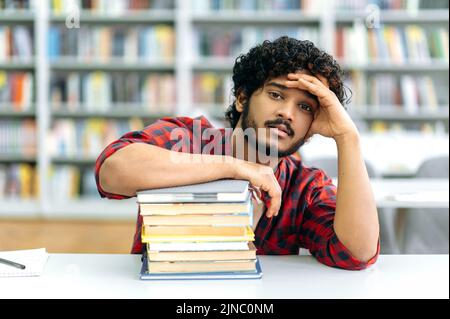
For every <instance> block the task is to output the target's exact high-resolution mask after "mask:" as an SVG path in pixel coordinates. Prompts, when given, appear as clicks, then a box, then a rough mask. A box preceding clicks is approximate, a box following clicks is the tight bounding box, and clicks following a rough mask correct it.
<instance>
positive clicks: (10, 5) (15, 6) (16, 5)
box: [0, 0, 35, 11]
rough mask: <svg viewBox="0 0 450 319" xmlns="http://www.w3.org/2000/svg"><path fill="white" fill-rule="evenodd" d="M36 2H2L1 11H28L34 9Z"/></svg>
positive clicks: (24, 0) (25, 0) (13, 0)
mask: <svg viewBox="0 0 450 319" xmlns="http://www.w3.org/2000/svg"><path fill="white" fill-rule="evenodd" d="M34 1H35V0H0V11H1V10H28V9H30V8H33V5H34Z"/></svg>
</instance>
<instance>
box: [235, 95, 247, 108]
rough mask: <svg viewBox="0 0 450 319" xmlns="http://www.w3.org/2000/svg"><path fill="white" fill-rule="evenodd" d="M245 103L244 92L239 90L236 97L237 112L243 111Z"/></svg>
mask: <svg viewBox="0 0 450 319" xmlns="http://www.w3.org/2000/svg"><path fill="white" fill-rule="evenodd" d="M246 103H247V97H246V96H245V94H244V93H243V92H242V91H240V92H239V95H238V97H237V99H236V110H237V111H238V112H239V113H242V112H243V111H244V105H245V104H246Z"/></svg>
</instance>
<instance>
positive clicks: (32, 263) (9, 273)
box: [0, 248, 48, 277]
mask: <svg viewBox="0 0 450 319" xmlns="http://www.w3.org/2000/svg"><path fill="white" fill-rule="evenodd" d="M0 258H3V259H7V260H10V261H13V262H16V263H19V264H22V265H25V267H26V268H25V269H23V270H22V269H18V268H14V267H11V266H8V265H4V264H1V263H0V277H30V276H40V275H41V274H42V272H43V270H44V266H45V263H46V262H47V259H48V253H47V251H46V250H45V248H39V249H29V250H16V251H0Z"/></svg>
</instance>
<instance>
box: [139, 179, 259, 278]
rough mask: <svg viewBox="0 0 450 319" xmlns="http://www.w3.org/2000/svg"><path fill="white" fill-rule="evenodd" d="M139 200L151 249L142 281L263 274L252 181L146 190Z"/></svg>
mask: <svg viewBox="0 0 450 319" xmlns="http://www.w3.org/2000/svg"><path fill="white" fill-rule="evenodd" d="M189 198H191V199H189ZM137 202H138V204H139V207H140V214H141V218H142V232H141V240H142V242H143V243H144V245H145V248H146V249H145V251H144V252H143V257H144V258H143V261H142V262H143V264H142V269H141V279H143V280H161V279H207V278H209V279H213V278H214V279H219V278H221V279H232V278H233V279H236V278H241V279H243V278H246V279H250V278H254V279H256V278H260V277H261V275H262V273H261V268H260V265H259V262H258V260H257V258H256V247H255V245H254V244H253V241H254V240H255V235H254V233H253V229H252V226H253V201H252V197H251V192H250V190H249V184H248V182H247V181H240V180H226V179H225V180H220V181H213V182H208V183H200V184H194V185H187V186H178V187H169V188H162V189H157V190H142V191H140V192H138V193H137Z"/></svg>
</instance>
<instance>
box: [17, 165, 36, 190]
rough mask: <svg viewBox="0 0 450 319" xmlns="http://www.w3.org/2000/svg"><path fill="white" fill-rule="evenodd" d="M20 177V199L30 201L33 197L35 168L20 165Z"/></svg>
mask: <svg viewBox="0 0 450 319" xmlns="http://www.w3.org/2000/svg"><path fill="white" fill-rule="evenodd" d="M19 176H20V197H21V198H22V199H29V198H31V197H32V186H33V184H32V178H33V168H32V167H31V166H30V165H27V164H22V165H20V166H19Z"/></svg>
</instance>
